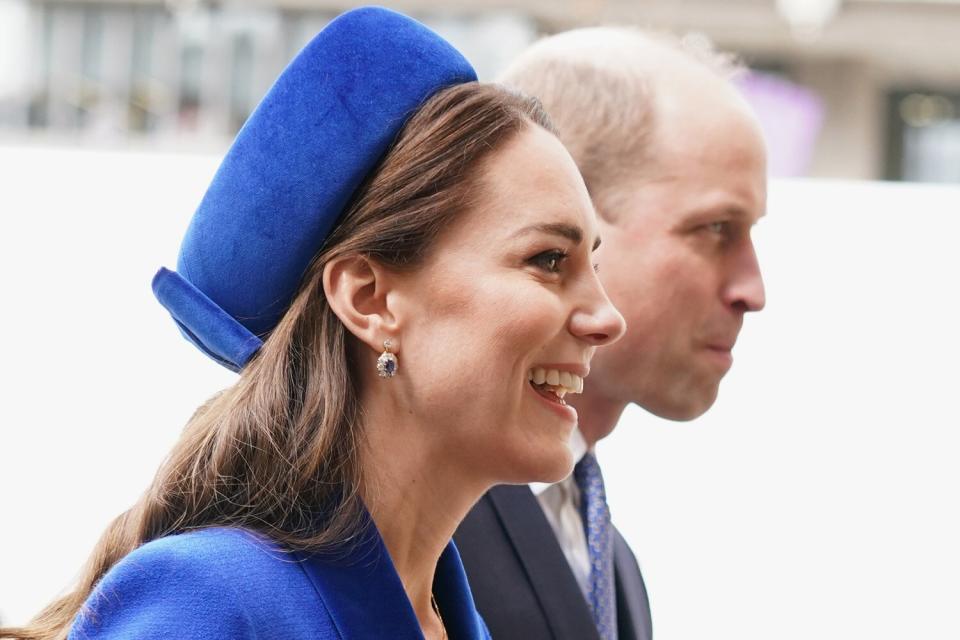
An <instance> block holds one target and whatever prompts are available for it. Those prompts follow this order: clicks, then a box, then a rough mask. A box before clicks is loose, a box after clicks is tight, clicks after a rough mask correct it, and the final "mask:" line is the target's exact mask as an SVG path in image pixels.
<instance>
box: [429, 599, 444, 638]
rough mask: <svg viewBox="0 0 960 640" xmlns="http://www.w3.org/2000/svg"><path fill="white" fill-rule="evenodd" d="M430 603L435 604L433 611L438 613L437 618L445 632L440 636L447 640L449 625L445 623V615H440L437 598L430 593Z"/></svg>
mask: <svg viewBox="0 0 960 640" xmlns="http://www.w3.org/2000/svg"><path fill="white" fill-rule="evenodd" d="M430 604H432V605H433V612H434V613H435V614H437V619H438V620H439V621H440V630H441V631H442V632H443V635H442V636H440V637H441V638H442V639H443V640H447V625H445V624H444V623H443V616H442V615H440V607H439V606H437V599H436V598H435V597H434V596H433V594H432V593H431V594H430Z"/></svg>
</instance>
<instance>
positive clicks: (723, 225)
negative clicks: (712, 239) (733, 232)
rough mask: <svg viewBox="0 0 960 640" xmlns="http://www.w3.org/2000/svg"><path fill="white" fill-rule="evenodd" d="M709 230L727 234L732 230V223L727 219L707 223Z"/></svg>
mask: <svg viewBox="0 0 960 640" xmlns="http://www.w3.org/2000/svg"><path fill="white" fill-rule="evenodd" d="M707 230H708V231H710V232H711V233H716V234H719V235H726V234H727V232H729V231H730V223H729V222H726V221H724V222H711V223H710V224H708V225H707Z"/></svg>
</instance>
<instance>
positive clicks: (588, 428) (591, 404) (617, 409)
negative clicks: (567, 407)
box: [571, 392, 627, 449]
mask: <svg viewBox="0 0 960 640" xmlns="http://www.w3.org/2000/svg"><path fill="white" fill-rule="evenodd" d="M571 400H572V402H571V404H573V406H574V407H575V408H576V410H577V415H578V419H577V420H578V427H579V429H580V434H581V435H582V436H583V439H584V441H585V442H586V443H587V449H593V447H594V445H595V444H597V442H599V441H600V440H603V439H604V438H606V437H607V436H608V435H610V433H611V432H612V431H613V430H614V428H615V427H616V426H617V422H619V421H620V416H621V415H622V414H623V410H624V409H626V408H627V403H626V402H623V401H620V400H613V399H611V398H605V397H602V396H600V395H597V394H595V393H589V392H586V393H584V394H583V395H581V396H574V397H573V398H572V399H571Z"/></svg>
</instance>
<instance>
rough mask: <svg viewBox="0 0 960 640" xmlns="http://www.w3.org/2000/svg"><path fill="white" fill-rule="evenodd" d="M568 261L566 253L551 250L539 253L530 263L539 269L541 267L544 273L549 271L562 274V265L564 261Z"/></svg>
mask: <svg viewBox="0 0 960 640" xmlns="http://www.w3.org/2000/svg"><path fill="white" fill-rule="evenodd" d="M566 259H567V254H566V252H564V251H560V250H559V249H551V250H550V251H544V252H543V253H538V254H537V255H535V256H533V257H532V258H530V260H529V262H530V263H531V264H533V265H535V266H537V267H540V268H541V269H543V270H544V271H549V272H550V273H560V265H562V264H563V261H564V260H566Z"/></svg>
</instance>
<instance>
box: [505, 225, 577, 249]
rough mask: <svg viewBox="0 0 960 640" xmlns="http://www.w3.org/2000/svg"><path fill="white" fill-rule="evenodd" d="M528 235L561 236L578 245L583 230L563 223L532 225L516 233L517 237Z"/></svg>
mask: <svg viewBox="0 0 960 640" xmlns="http://www.w3.org/2000/svg"><path fill="white" fill-rule="evenodd" d="M528 233H549V234H551V235H555V236H563V237H564V238H566V239H568V240H570V241H572V242H573V243H574V244H580V243H581V242H582V241H583V230H581V229H580V227H578V226H576V225H573V224H567V223H565V222H544V223H542V224H532V225H530V226H529V227H524V228H523V229H520V231H518V232H517V235H518V236H522V235H526V234H528Z"/></svg>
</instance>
